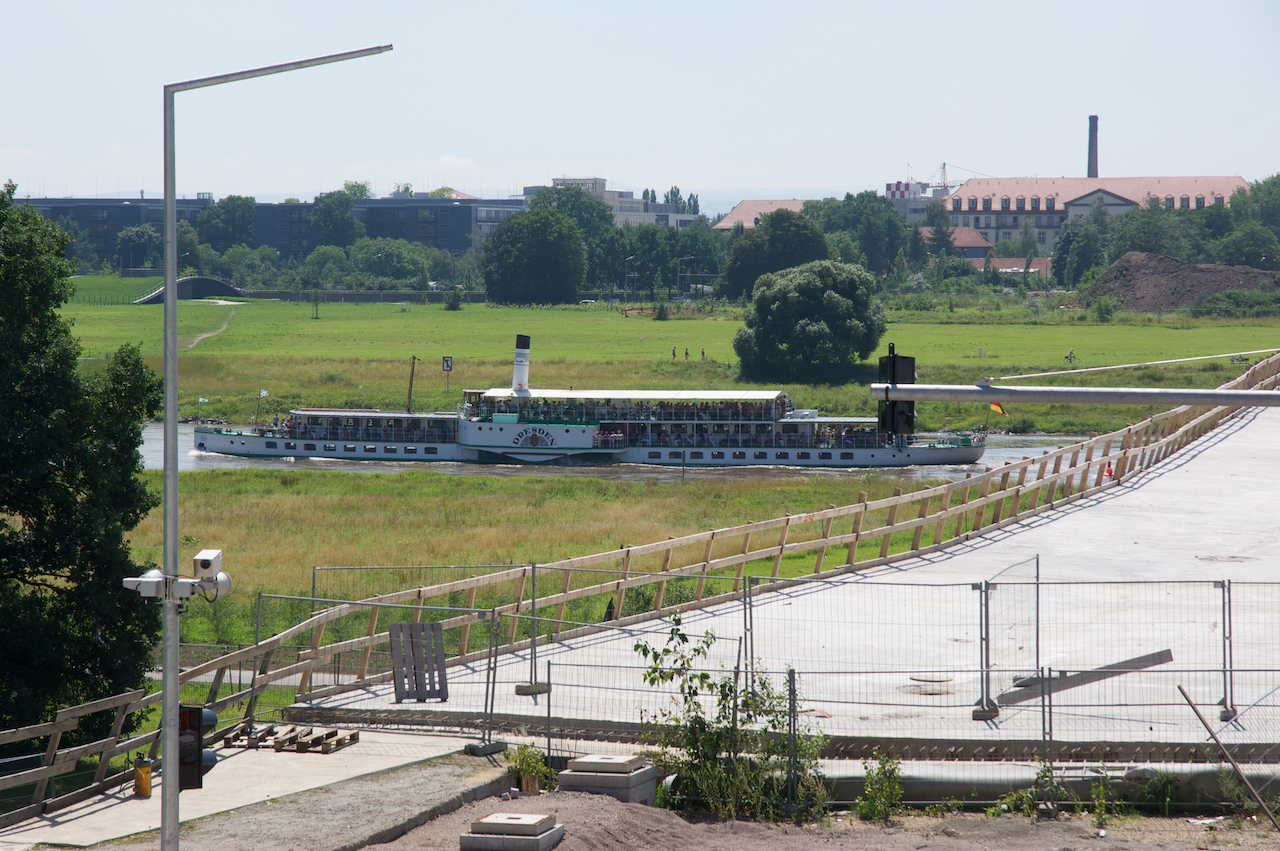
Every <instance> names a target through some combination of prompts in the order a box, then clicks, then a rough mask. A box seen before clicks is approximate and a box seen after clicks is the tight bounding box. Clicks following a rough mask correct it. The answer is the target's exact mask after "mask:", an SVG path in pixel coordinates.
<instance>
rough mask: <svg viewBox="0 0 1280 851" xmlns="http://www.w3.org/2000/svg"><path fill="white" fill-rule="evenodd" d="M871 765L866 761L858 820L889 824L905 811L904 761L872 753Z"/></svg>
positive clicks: (859, 799) (859, 800) (864, 763)
mask: <svg viewBox="0 0 1280 851" xmlns="http://www.w3.org/2000/svg"><path fill="white" fill-rule="evenodd" d="M871 759H872V760H874V761H875V764H874V765H872V763H871V762H868V761H863V763H862V768H863V770H864V771H865V772H866V782H865V785H864V787H863V793H862V795H861V796H860V797H859V798H858V802H857V803H858V818H860V819H862V820H863V821H878V822H880V823H881V824H888V823H889V819H891V818H892V817H893V816H894V814H895V813H898V812H900V811H901V810H902V761H901V760H899V759H898V758H897V757H892V756H886V755H884V754H882V753H880V750H879V748H877V749H876V750H875V751H874V752H872V755H871Z"/></svg>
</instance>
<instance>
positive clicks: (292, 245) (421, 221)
mask: <svg viewBox="0 0 1280 851" xmlns="http://www.w3.org/2000/svg"><path fill="white" fill-rule="evenodd" d="M528 209H529V205H528V202H527V201H526V200H525V199H523V198H513V199H495V200H484V199H473V198H468V199H463V200H457V201H455V200H452V199H448V198H371V199H366V200H362V201H356V202H355V208H354V209H353V210H352V215H353V216H355V218H356V219H358V220H359V221H361V222H363V223H364V229H365V235H366V236H368V237H370V238H371V239H406V240H409V241H410V242H419V243H421V244H423V245H425V246H426V247H428V248H438V249H440V250H441V251H448V252H449V253H451V254H462V253H463V252H464V251H466V250H467V249H468V248H470V247H471V245H472V242H471V235H472V234H475V233H481V234H485V235H488V234H490V233H493V230H494V228H496V227H497V226H498V223H499V222H501V221H502V220H503V219H505V218H506V217H507V216H510V215H513V214H515V213H521V212H524V211H526V210H528ZM310 215H311V204H258V210H257V215H256V217H255V219H254V232H255V233H256V234H257V240H258V245H268V246H270V247H272V248H274V249H276V250H277V251H279V252H280V254H281V255H282V256H284V257H286V258H288V257H298V258H302V257H305V256H306V255H308V254H310V253H311V251H312V249H314V248H315V247H316V243H315V229H314V228H313V227H312V226H311V223H310Z"/></svg>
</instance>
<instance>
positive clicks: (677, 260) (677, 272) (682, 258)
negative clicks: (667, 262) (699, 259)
mask: <svg viewBox="0 0 1280 851" xmlns="http://www.w3.org/2000/svg"><path fill="white" fill-rule="evenodd" d="M692 259H693V255H692V254H691V255H689V256H688V257H677V258H676V297H677V298H679V297H680V296H682V295H684V290H682V289H681V288H680V261H681V260H692Z"/></svg>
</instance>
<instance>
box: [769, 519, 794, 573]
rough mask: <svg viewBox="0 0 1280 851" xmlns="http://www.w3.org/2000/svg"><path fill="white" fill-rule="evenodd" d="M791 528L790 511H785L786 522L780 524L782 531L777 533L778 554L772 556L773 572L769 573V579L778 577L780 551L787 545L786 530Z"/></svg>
mask: <svg viewBox="0 0 1280 851" xmlns="http://www.w3.org/2000/svg"><path fill="white" fill-rule="evenodd" d="M790 529H791V513H790V512H787V522H786V523H784V524H782V531H781V532H780V533H779V534H778V554H777V555H776V556H774V557H773V572H772V573H770V574H769V578H770V579H777V578H778V568H780V567H782V551H783V550H784V549H786V546H787V532H788V531H790Z"/></svg>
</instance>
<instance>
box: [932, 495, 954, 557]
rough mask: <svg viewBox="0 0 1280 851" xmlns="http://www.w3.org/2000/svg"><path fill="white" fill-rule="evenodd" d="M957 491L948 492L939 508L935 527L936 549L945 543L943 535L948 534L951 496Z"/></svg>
mask: <svg viewBox="0 0 1280 851" xmlns="http://www.w3.org/2000/svg"><path fill="white" fill-rule="evenodd" d="M953 493H955V491H952V490H948V491H946V492H945V493H944V494H943V495H942V504H941V505H939V506H938V513H937V515H936V516H937V518H938V520H937V522H936V523H935V524H934V527H933V545H934V546H935V547H936V546H938V545H939V544H941V543H942V541H943V535H944V534H945V533H946V531H947V530H946V525H947V509H948V508H950V507H951V494H953Z"/></svg>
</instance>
